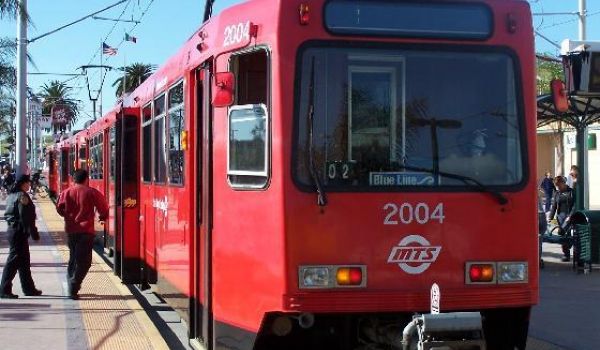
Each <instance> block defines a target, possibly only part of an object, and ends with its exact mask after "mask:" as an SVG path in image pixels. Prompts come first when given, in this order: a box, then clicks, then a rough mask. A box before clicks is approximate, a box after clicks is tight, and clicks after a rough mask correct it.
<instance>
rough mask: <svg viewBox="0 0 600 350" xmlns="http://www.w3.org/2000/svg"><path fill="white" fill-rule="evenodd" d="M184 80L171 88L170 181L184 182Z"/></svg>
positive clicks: (171, 182)
mask: <svg viewBox="0 0 600 350" xmlns="http://www.w3.org/2000/svg"><path fill="white" fill-rule="evenodd" d="M183 116H184V105H183V81H181V82H179V83H178V84H177V85H175V86H174V87H173V88H171V90H169V183H170V184H174V185H181V184H183V171H184V162H185V161H184V159H185V158H184V156H183V144H182V142H181V141H182V137H181V136H182V132H183V131H184V130H185V122H184V119H183Z"/></svg>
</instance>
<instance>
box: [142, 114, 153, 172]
mask: <svg viewBox="0 0 600 350" xmlns="http://www.w3.org/2000/svg"><path fill="white" fill-rule="evenodd" d="M142 181H144V182H150V181H152V108H151V107H150V104H147V105H145V106H144V108H143V109H142Z"/></svg>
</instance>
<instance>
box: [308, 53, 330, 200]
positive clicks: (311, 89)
mask: <svg viewBox="0 0 600 350" xmlns="http://www.w3.org/2000/svg"><path fill="white" fill-rule="evenodd" d="M307 119H308V142H309V145H308V169H309V171H310V176H311V178H312V179H313V181H314V182H315V186H316V187H317V195H318V196H317V204H318V205H319V206H320V207H324V206H326V205H327V195H326V194H325V191H324V190H323V186H322V185H321V180H319V175H318V174H317V168H316V166H315V157H314V148H315V147H314V140H313V132H314V131H313V130H314V119H315V57H314V56H313V58H312V63H311V70H310V85H309V86H308V118H307Z"/></svg>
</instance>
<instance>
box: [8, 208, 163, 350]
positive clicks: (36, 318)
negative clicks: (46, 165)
mask: <svg viewBox="0 0 600 350" xmlns="http://www.w3.org/2000/svg"><path fill="white" fill-rule="evenodd" d="M36 206H37V210H38V222H37V225H38V228H39V230H40V234H41V240H40V241H39V242H33V241H31V242H30V250H31V261H32V274H33V279H34V281H35V282H36V287H37V288H38V289H41V290H42V291H43V292H44V294H43V295H42V296H39V297H24V296H23V294H22V291H21V286H20V283H19V278H18V276H17V277H16V278H15V280H14V285H13V293H15V294H19V295H20V297H19V299H15V300H7V299H1V300H0V344H1V345H0V348H1V349H2V350H11V349H19V350H21V349H38V348H41V349H49V350H50V349H57V350H59V349H73V350H75V349H78V350H79V349H169V346H168V345H167V343H166V342H165V341H164V339H163V337H162V336H161V334H160V333H159V331H158V329H157V328H156V326H155V325H154V323H152V321H151V320H150V318H149V317H148V315H147V313H146V311H145V310H144V308H143V307H142V306H141V305H140V303H139V302H138V301H137V300H136V298H135V297H134V295H133V294H132V293H131V291H130V290H129V289H128V288H127V287H126V286H124V285H123V284H121V282H120V281H119V280H118V278H116V277H115V276H114V275H113V273H112V271H111V269H110V268H109V267H108V266H107V265H106V263H105V262H104V261H103V259H102V258H101V257H100V256H98V255H97V254H96V253H95V252H94V256H93V263H92V267H91V269H90V272H89V273H88V275H87V277H86V279H85V281H84V283H83V285H82V288H81V291H80V296H81V299H80V300H77V301H75V300H71V299H68V298H67V297H66V295H67V280H66V269H67V266H66V263H67V261H68V254H69V250H68V248H67V246H66V244H65V242H66V240H65V236H64V234H63V221H62V218H61V217H60V216H58V215H57V214H56V211H55V210H54V204H53V203H52V202H51V201H50V200H48V199H40V200H37V201H36ZM0 213H4V203H2V205H0ZM7 248H8V247H7V241H6V222H5V221H3V220H2V221H0V269H1V268H3V267H4V263H5V262H6V256H7V253H8V249H7Z"/></svg>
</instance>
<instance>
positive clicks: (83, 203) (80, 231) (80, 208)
mask: <svg viewBox="0 0 600 350" xmlns="http://www.w3.org/2000/svg"><path fill="white" fill-rule="evenodd" d="M73 181H74V182H75V184H74V185H73V186H71V187H69V188H68V189H66V190H65V191H63V192H62V193H61V194H60V197H59V199H58V204H57V205H56V211H57V212H58V214H59V215H60V216H62V217H64V218H65V233H66V234H67V240H68V245H69V266H68V270H67V278H68V282H69V297H70V298H71V299H73V300H77V299H79V295H78V293H79V289H81V284H82V282H83V280H84V279H85V276H86V275H87V273H88V271H89V269H90V267H91V266H92V248H93V245H94V236H95V231H94V219H95V216H96V211H97V212H98V215H99V218H100V220H101V221H104V220H106V218H107V217H108V204H107V203H106V198H104V195H102V193H100V192H99V191H98V190H96V189H93V188H91V187H89V186H88V172H87V171H86V170H83V169H79V170H77V171H75V173H73Z"/></svg>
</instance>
